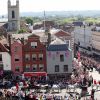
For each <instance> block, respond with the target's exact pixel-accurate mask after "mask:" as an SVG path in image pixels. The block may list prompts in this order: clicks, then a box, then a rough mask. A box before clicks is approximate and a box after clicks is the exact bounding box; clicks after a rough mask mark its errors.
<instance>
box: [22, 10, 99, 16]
mask: <svg viewBox="0 0 100 100" xmlns="http://www.w3.org/2000/svg"><path fill="white" fill-rule="evenodd" d="M45 14H46V16H61V17H70V16H78V15H81V16H89V17H99V16H100V11H97V10H93V11H90V10H87V11H46V12H45ZM21 16H25V17H27V16H33V17H34V16H38V17H43V16H44V13H43V12H23V13H21Z"/></svg>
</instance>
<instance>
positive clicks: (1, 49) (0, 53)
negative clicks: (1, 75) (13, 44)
mask: <svg viewBox="0 0 100 100" xmlns="http://www.w3.org/2000/svg"><path fill="white" fill-rule="evenodd" d="M0 70H4V71H11V55H10V53H9V50H8V49H7V48H6V47H5V46H4V45H3V44H1V43H0Z"/></svg>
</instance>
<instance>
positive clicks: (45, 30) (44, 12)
mask: <svg viewBox="0 0 100 100" xmlns="http://www.w3.org/2000/svg"><path fill="white" fill-rule="evenodd" d="M45 19H46V18H45V11H44V31H46V27H45Z"/></svg>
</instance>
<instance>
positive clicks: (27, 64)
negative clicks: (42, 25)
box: [23, 35, 46, 72]
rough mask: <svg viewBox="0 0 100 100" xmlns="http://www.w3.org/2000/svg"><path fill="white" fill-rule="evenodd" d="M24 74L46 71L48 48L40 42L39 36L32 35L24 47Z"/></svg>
mask: <svg viewBox="0 0 100 100" xmlns="http://www.w3.org/2000/svg"><path fill="white" fill-rule="evenodd" d="M23 66H24V67H23V68H24V72H31V71H32V72H44V71H46V47H45V46H44V45H43V44H42V43H41V42H40V39H39V36H36V35H31V36H29V37H28V40H27V43H25V44H24V47H23Z"/></svg>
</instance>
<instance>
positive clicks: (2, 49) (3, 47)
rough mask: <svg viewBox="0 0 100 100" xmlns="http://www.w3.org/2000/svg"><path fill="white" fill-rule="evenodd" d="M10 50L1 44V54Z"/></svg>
mask: <svg viewBox="0 0 100 100" xmlns="http://www.w3.org/2000/svg"><path fill="white" fill-rule="evenodd" d="M8 51H9V50H8V49H7V48H6V47H5V46H4V45H3V44H2V43H0V52H8Z"/></svg>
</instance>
